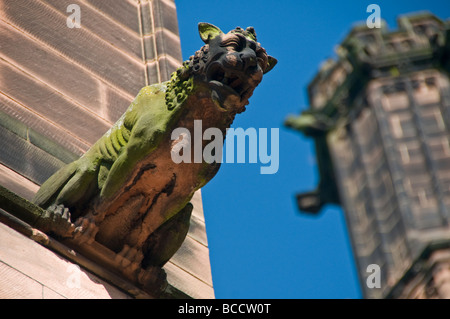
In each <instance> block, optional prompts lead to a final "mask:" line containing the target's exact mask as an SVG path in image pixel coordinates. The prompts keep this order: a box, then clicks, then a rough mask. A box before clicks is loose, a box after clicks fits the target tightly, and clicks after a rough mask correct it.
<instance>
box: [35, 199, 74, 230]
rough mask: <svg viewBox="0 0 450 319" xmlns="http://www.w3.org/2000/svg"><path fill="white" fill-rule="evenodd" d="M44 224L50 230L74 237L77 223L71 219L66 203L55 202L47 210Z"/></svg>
mask: <svg viewBox="0 0 450 319" xmlns="http://www.w3.org/2000/svg"><path fill="white" fill-rule="evenodd" d="M42 217H43V220H42V222H41V223H42V224H45V226H44V227H45V228H49V231H51V232H53V233H55V234H56V235H59V236H62V237H72V234H73V232H74V230H75V225H74V224H73V223H72V221H71V220H70V212H69V209H68V208H67V207H65V206H64V205H56V204H53V205H51V206H50V207H48V208H47V209H46V210H45V214H44V216H42Z"/></svg>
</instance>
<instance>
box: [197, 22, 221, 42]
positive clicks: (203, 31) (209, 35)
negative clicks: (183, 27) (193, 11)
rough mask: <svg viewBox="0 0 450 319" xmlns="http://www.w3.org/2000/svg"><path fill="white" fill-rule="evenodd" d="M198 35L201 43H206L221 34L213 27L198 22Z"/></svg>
mask: <svg viewBox="0 0 450 319" xmlns="http://www.w3.org/2000/svg"><path fill="white" fill-rule="evenodd" d="M198 33H200V38H202V40H203V42H205V43H208V42H209V41H211V40H212V39H214V38H215V37H217V36H218V35H221V34H222V33H223V32H222V31H221V30H220V29H219V28H218V27H216V26H215V25H212V24H210V23H206V22H200V23H199V24H198Z"/></svg>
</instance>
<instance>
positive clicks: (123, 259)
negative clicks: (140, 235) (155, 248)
mask: <svg viewBox="0 0 450 319" xmlns="http://www.w3.org/2000/svg"><path fill="white" fill-rule="evenodd" d="M143 258H144V255H143V254H142V251H141V249H138V248H135V247H130V246H129V245H126V244H125V245H124V246H123V248H122V250H121V251H120V252H119V253H118V254H117V255H116V262H117V263H118V264H119V266H120V267H121V268H122V272H123V273H124V274H128V275H131V274H133V273H135V272H136V270H137V269H139V268H141V262H142V259H143Z"/></svg>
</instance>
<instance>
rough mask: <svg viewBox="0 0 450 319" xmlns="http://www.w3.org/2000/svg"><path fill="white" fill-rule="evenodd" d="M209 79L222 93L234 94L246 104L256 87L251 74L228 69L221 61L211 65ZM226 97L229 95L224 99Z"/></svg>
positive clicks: (208, 73)
mask: <svg viewBox="0 0 450 319" xmlns="http://www.w3.org/2000/svg"><path fill="white" fill-rule="evenodd" d="M207 80H208V82H209V84H210V85H212V86H214V87H216V88H220V89H221V91H222V92H221V93H222V94H224V93H225V94H226V95H234V96H235V97H237V98H239V100H238V102H241V103H244V102H246V104H247V103H248V101H247V100H248V99H249V98H250V96H251V95H252V93H253V90H254V89H255V86H254V85H252V81H251V79H250V77H249V76H247V75H245V74H243V73H242V72H237V71H234V70H233V71H227V70H226V69H224V68H223V67H222V66H221V65H220V64H219V63H217V64H214V65H211V67H210V68H209V70H208V72H207ZM222 94H220V95H222ZM226 98H227V96H222V99H223V100H225V99H226Z"/></svg>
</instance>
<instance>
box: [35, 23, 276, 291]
mask: <svg viewBox="0 0 450 319" xmlns="http://www.w3.org/2000/svg"><path fill="white" fill-rule="evenodd" d="M199 32H200V37H201V38H202V40H203V41H204V42H205V46H203V47H202V48H201V50H199V51H197V52H196V54H195V56H193V57H192V58H191V59H190V61H187V62H185V63H184V64H183V66H182V67H180V68H179V69H178V70H177V72H175V73H174V74H173V75H172V78H171V80H170V81H168V82H164V83H161V84H156V85H152V86H147V87H144V88H143V89H142V90H141V91H140V92H139V94H138V96H137V97H136V98H135V100H134V101H133V102H132V104H131V106H130V107H129V109H128V110H127V111H126V112H125V114H124V115H123V116H122V117H121V118H120V119H119V121H118V122H116V124H114V126H113V127H112V128H111V129H110V130H109V131H108V132H107V133H106V134H105V135H104V136H103V137H102V138H101V139H100V140H98V141H97V142H96V143H95V144H94V145H93V146H92V147H91V149H90V150H89V151H87V152H86V154H85V155H84V156H82V157H81V158H80V159H79V160H77V161H75V162H72V163H70V164H68V165H67V166H65V167H63V168H61V169H60V170H59V171H58V172H56V173H55V174H54V175H53V176H52V177H50V178H49V179H48V180H47V181H46V182H45V183H44V184H43V185H42V187H41V189H40V190H39V191H38V193H37V194H36V197H35V198H34V202H35V203H36V204H38V205H40V206H41V207H43V208H45V209H47V210H48V211H50V212H51V214H54V215H55V216H57V215H61V216H62V219H67V223H72V222H73V223H74V224H73V227H68V229H69V230H70V231H68V232H67V234H65V235H63V234H61V231H60V230H59V229H55V232H56V233H59V234H60V235H62V236H63V237H69V238H72V239H73V240H74V241H75V242H76V243H77V244H78V245H82V244H88V245H89V244H90V243H92V242H94V241H96V242H98V243H100V244H101V245H104V246H105V247H107V248H108V249H110V250H111V251H113V252H115V253H116V254H117V256H116V258H115V260H116V261H117V267H118V268H120V271H121V272H122V274H123V275H125V276H126V277H127V278H130V279H131V280H133V281H135V282H140V283H141V284H143V285H144V286H145V285H147V284H148V282H146V279H143V278H144V277H145V278H150V277H152V278H153V279H151V280H155V281H154V282H152V283H151V284H150V286H152V287H153V288H156V289H157V288H158V287H159V285H162V282H161V278H163V276H164V275H163V273H158V270H157V269H159V268H160V267H162V266H163V265H164V264H165V263H166V262H167V261H168V260H169V259H170V258H171V256H172V255H173V254H174V253H175V252H176V251H177V250H178V248H179V247H180V246H181V244H182V243H183V240H184V237H185V236H186V234H187V232H188V229H189V220H190V215H191V210H192V205H191V204H189V201H190V199H191V198H192V196H193V195H194V193H195V192H196V191H197V190H198V189H199V188H201V187H202V186H204V185H205V184H206V183H207V182H208V181H209V180H210V179H211V178H212V177H213V176H214V175H215V174H216V172H217V170H218V169H219V167H220V163H218V162H215V161H213V162H212V163H209V162H208V161H205V159H203V160H202V159H200V160H198V155H200V157H201V155H202V154H203V151H202V150H203V149H204V148H205V146H206V145H207V144H208V143H206V142H205V141H202V142H201V143H202V144H200V146H201V149H200V150H201V151H202V152H201V154H199V153H198V150H197V148H196V146H195V143H190V142H189V141H188V142H187V143H188V145H187V146H186V148H185V149H184V150H183V152H189V153H190V154H191V156H190V157H189V158H188V160H184V161H182V162H181V163H176V162H175V161H174V160H173V156H172V155H173V152H174V147H175V146H177V144H178V143H180V142H182V145H186V141H185V140H184V136H183V135H180V136H179V137H178V139H177V140H174V137H173V134H172V133H173V131H174V130H175V129H177V128H183V129H184V130H185V132H189V133H190V135H191V136H195V135H196V134H201V136H203V133H204V132H205V130H206V129H208V128H217V129H218V130H220V131H221V132H222V133H224V132H225V130H226V128H228V127H229V126H230V124H231V123H232V121H233V119H234V117H235V115H236V114H238V113H241V112H243V111H244V110H245V106H246V105H247V104H248V103H249V101H248V99H249V98H250V97H251V95H252V94H253V90H254V89H255V88H256V86H257V85H258V84H259V83H260V81H261V80H262V77H263V74H265V73H267V72H268V71H269V70H271V69H272V68H273V66H274V65H275V64H276V60H275V59H274V58H272V57H270V56H268V55H267V53H266V51H265V50H264V49H263V48H262V47H261V46H260V44H259V43H258V42H256V33H255V32H254V30H253V28H247V29H246V30H243V29H241V28H236V29H234V30H232V31H230V32H229V33H227V34H224V33H223V32H222V31H220V29H218V28H217V27H215V26H213V25H210V24H206V23H200V24H199ZM196 120H201V121H202V128H201V129H200V132H196V130H197V128H196V127H195V121H196ZM224 135H225V134H223V135H222V136H224ZM175 138H176V137H175ZM197 138H198V137H197ZM222 142H223V141H222ZM183 143H184V144H183ZM183 147H185V146H183ZM178 151H179V150H178ZM192 155H193V156H192ZM67 208H68V209H69V210H70V213H71V218H70V219H69V216H68V214H67ZM193 272H195V270H193ZM149 274H151V275H149ZM204 280H205V282H207V283H209V284H212V281H211V278H206V277H205V279H204ZM160 288H161V289H164V287H163V286H161V287H160Z"/></svg>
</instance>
